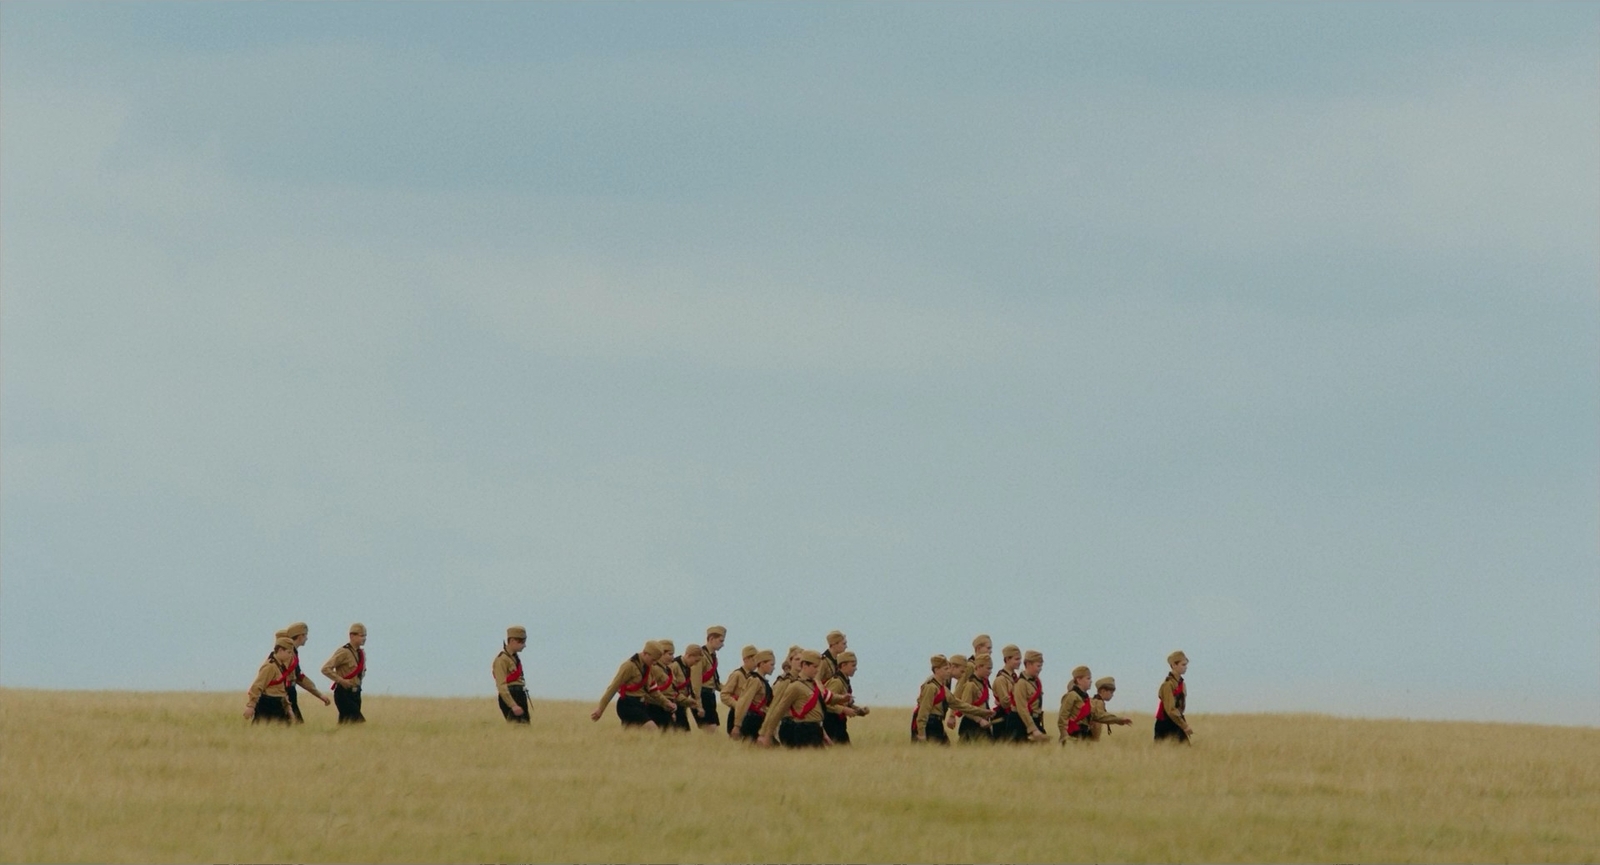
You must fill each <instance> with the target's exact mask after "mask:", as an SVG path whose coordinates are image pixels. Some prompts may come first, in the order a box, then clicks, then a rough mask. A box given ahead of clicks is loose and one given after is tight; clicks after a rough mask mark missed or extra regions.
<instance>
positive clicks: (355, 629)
mask: <svg viewBox="0 0 1600 865" xmlns="http://www.w3.org/2000/svg"><path fill="white" fill-rule="evenodd" d="M350 633H352V634H360V635H361V636H363V637H365V636H366V635H367V626H366V625H363V624H361V623H360V622H356V623H355V624H353V625H351V626H350Z"/></svg>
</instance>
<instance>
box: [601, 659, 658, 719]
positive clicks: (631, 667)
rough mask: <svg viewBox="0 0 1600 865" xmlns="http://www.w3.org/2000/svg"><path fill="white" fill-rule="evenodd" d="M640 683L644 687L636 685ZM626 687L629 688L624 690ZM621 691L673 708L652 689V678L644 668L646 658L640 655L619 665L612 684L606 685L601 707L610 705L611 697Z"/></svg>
mask: <svg viewBox="0 0 1600 865" xmlns="http://www.w3.org/2000/svg"><path fill="white" fill-rule="evenodd" d="M639 685H642V687H635V686H639ZM625 688H626V689H627V690H624V689H625ZM619 693H622V694H627V695H628V696H630V697H638V698H640V699H642V700H645V701H647V702H651V703H655V704H656V705H658V706H661V707H662V708H664V709H665V708H671V707H670V706H668V705H667V704H666V702H665V701H664V700H662V699H661V695H660V694H656V693H654V692H652V691H651V690H650V680H649V677H648V674H647V672H646V671H645V669H644V660H643V659H641V658H640V657H639V656H638V655H634V656H633V657H631V658H629V659H628V660H626V661H623V662H622V665H621V666H619V667H617V674H616V675H615V676H612V677H611V684H609V685H607V686H606V693H605V696H603V697H601V698H600V705H601V707H605V706H608V705H610V704H611V698H612V697H614V696H616V695H617V694H619Z"/></svg>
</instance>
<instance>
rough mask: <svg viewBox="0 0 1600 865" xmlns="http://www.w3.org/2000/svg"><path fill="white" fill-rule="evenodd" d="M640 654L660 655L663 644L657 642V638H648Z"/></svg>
mask: <svg viewBox="0 0 1600 865" xmlns="http://www.w3.org/2000/svg"><path fill="white" fill-rule="evenodd" d="M639 654H641V655H659V654H661V644H660V643H658V642H656V641H655V640H646V641H645V644H644V650H643V651H641V652H640V653H639Z"/></svg>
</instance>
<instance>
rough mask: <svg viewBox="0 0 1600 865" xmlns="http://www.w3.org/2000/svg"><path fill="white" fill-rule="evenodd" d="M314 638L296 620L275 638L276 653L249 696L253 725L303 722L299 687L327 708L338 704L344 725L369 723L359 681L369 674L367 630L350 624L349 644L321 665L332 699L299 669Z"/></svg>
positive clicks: (248, 711) (246, 705)
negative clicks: (302, 651)
mask: <svg viewBox="0 0 1600 865" xmlns="http://www.w3.org/2000/svg"><path fill="white" fill-rule="evenodd" d="M310 635H311V629H310V628H309V627H307V626H306V623H305V622H295V623H294V624H292V625H290V626H289V627H287V628H284V629H283V630H281V631H279V632H278V633H276V634H274V635H273V644H272V651H271V652H270V653H269V654H268V655H267V660H266V661H265V662H263V663H262V664H261V669H260V670H258V671H257V672H256V678H255V681H254V682H252V683H251V684H250V690H249V691H248V692H246V693H245V698H244V716H245V717H246V718H249V719H250V722H251V723H252V724H254V723H262V722H265V723H282V724H300V723H303V722H304V721H305V718H304V717H303V716H301V714H300V696H299V690H300V689H301V688H304V689H305V690H306V691H307V692H308V693H310V694H311V696H313V697H316V698H317V699H319V700H321V701H322V704H323V705H324V706H326V705H329V704H330V703H332V704H334V705H336V706H338V708H339V723H341V724H357V723H361V722H363V721H365V720H366V718H364V717H362V716H361V680H362V678H363V677H365V676H366V673H367V652H366V649H364V648H362V647H363V646H365V645H366V642H367V629H366V626H365V625H362V624H361V623H360V622H357V623H355V624H353V625H351V626H350V642H348V643H345V644H344V645H343V646H340V647H339V648H338V650H337V651H335V652H334V653H333V656H332V657H330V658H329V659H328V662H327V663H326V664H323V665H322V675H324V676H327V677H328V679H329V680H330V681H331V682H332V683H333V684H332V685H331V687H330V690H332V691H333V699H332V700H329V699H328V698H327V697H326V696H324V695H323V694H322V692H321V691H318V690H317V685H316V683H315V682H313V681H311V677H309V676H307V675H306V674H305V673H303V672H301V670H300V647H301V646H304V645H305V644H306V640H307V639H308V638H309V637H310Z"/></svg>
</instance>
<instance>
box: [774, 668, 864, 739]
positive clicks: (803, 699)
mask: <svg viewBox="0 0 1600 865" xmlns="http://www.w3.org/2000/svg"><path fill="white" fill-rule="evenodd" d="M813 693H815V694H816V695H817V701H816V703H815V704H814V705H813V706H812V707H811V708H809V709H806V710H805V712H804V713H802V714H801V715H800V716H799V717H795V714H794V713H795V712H796V711H799V710H800V709H802V708H805V705H806V704H807V703H809V702H811V695H812V694H813ZM848 699H849V696H848V695H846V694H835V693H833V692H831V691H829V690H827V689H826V688H819V687H817V686H816V684H815V683H814V682H808V681H806V680H804V679H795V680H793V681H791V682H789V684H788V686H787V687H785V688H784V689H783V691H782V692H781V693H774V694H773V697H772V706H771V708H769V709H767V720H765V721H763V722H762V723H761V735H763V736H771V735H772V734H773V733H775V732H777V731H778V725H779V724H781V723H783V722H784V721H785V720H789V721H796V722H799V723H802V724H805V723H821V722H822V713H823V712H824V711H826V710H827V709H829V708H831V707H834V706H843V705H844V704H845V701H847V700H848Z"/></svg>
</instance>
